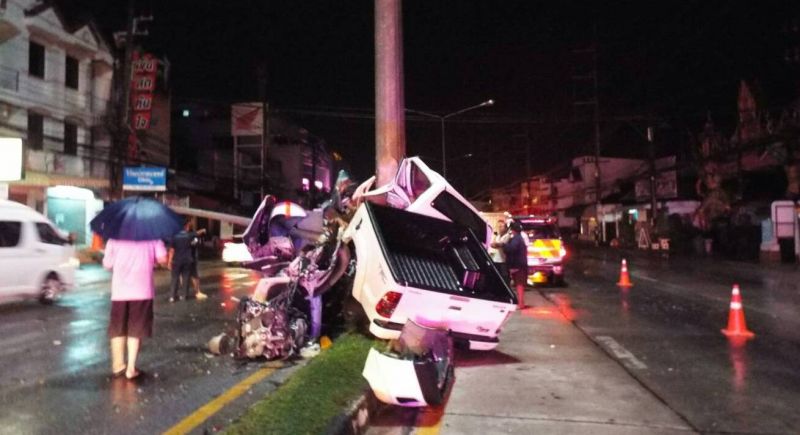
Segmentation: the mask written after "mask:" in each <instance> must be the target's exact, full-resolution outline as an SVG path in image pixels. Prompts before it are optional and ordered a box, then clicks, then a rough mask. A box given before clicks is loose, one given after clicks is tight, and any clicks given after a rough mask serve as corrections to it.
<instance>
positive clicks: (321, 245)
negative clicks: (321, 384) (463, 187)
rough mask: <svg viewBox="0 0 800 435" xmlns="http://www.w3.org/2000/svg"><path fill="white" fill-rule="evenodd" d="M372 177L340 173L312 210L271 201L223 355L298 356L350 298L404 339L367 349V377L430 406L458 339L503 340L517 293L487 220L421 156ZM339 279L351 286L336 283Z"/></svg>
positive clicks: (448, 374) (487, 344)
mask: <svg viewBox="0 0 800 435" xmlns="http://www.w3.org/2000/svg"><path fill="white" fill-rule="evenodd" d="M374 182H375V179H374V177H372V178H370V179H369V180H367V181H366V182H364V183H362V184H361V185H360V186H358V187H357V188H355V185H354V184H352V182H350V181H349V179H347V177H342V176H340V179H339V180H338V181H337V183H336V188H335V189H334V192H333V197H332V198H331V200H330V201H328V202H327V203H326V204H324V205H323V208H322V209H321V210H315V211H313V212H306V211H305V210H303V209H302V208H300V207H299V206H298V205H297V204H292V203H288V202H277V201H276V200H275V199H274V198H272V197H267V198H265V200H264V203H262V205H261V207H260V208H259V210H258V211H257V212H256V215H255V216H254V218H253V221H252V222H251V225H250V227H248V229H247V231H246V232H245V234H244V240H245V243H247V246H248V250H249V251H250V252H251V254H253V258H254V260H253V262H252V263H251V264H250V265H249V266H250V267H252V268H254V269H256V270H259V271H260V272H261V273H262V274H263V278H262V279H261V280H260V281H259V283H258V285H257V287H256V289H255V291H254V294H253V296H252V297H250V298H245V299H243V300H242V301H241V302H240V309H239V313H238V315H237V320H238V326H239V327H238V332H237V336H236V338H235V343H232V341H233V339H227V341H224V337H223V341H222V342H220V341H217V343H216V344H215V346H216V350H217V351H218V352H221V353H227V351H228V349H231V350H232V351H233V353H234V354H235V355H238V356H247V357H257V356H264V357H267V358H278V357H288V356H291V355H293V354H295V353H297V352H298V351H299V350H300V348H302V347H303V345H304V344H305V343H306V341H307V340H310V341H311V343H312V344H313V342H314V340H316V339H317V338H319V336H320V331H321V328H322V318H321V317H322V312H323V307H329V306H334V307H343V306H345V305H346V304H345V301H342V300H333V301H332V300H330V299H343V298H346V299H349V302H350V303H351V304H350V305H355V306H356V307H358V308H359V310H358V311H360V313H358V314H360V315H359V316H356V317H357V318H360V319H362V320H363V321H365V322H367V325H365V326H367V327H368V329H369V331H370V333H372V334H373V335H375V336H376V337H378V338H383V339H390V340H395V341H394V342H393V345H392V346H391V347H390V349H389V350H388V351H386V352H380V351H377V350H375V349H373V351H372V352H370V354H369V356H368V359H367V362H366V365H365V369H364V376H365V377H366V378H367V380H368V381H369V383H370V385H371V387H372V388H373V390H375V392H376V395H377V396H378V397H379V398H380V399H381V400H383V401H385V402H388V403H394V404H398V405H405V406H424V405H426V404H432V403H438V402H439V401H441V398H442V397H443V395H444V391H445V389H446V388H447V386H448V385H449V384H450V383H451V382H452V342H453V341H455V342H461V343H463V344H464V345H465V346H467V347H468V348H470V349H477V350H489V349H493V348H494V347H496V346H497V344H498V335H499V334H500V331H501V329H502V327H503V325H504V323H505V322H506V321H507V319H508V318H509V316H510V315H511V313H512V312H513V311H514V310H515V306H516V303H517V301H516V296H515V294H514V292H513V291H512V290H511V289H510V288H509V286H508V284H507V283H506V282H505V280H504V279H503V278H502V277H501V275H500V274H499V273H498V271H497V269H496V268H495V266H494V264H493V263H492V261H491V258H490V257H489V255H488V254H487V251H486V248H487V247H488V243H489V241H490V240H491V237H490V235H491V228H490V227H489V225H488V224H487V223H486V222H485V221H484V220H483V219H482V218H481V217H480V216H479V215H478V213H477V211H476V210H475V209H474V207H472V205H470V204H469V202H467V201H466V200H465V199H464V198H463V197H462V196H461V195H460V194H459V193H458V192H456V191H455V190H454V189H453V188H452V186H450V185H449V184H448V183H447V181H446V180H445V179H444V178H443V177H441V176H440V175H439V174H438V173H436V172H434V171H432V170H431V169H430V168H428V166H427V165H425V163H424V162H423V161H422V160H420V159H419V158H417V157H412V158H407V159H404V160H403V161H402V162H401V163H400V165H399V168H398V171H397V174H396V176H395V178H394V180H393V181H392V182H391V183H389V184H387V185H386V186H382V187H380V188H377V189H372V187H373V185H374ZM343 278H346V279H343ZM340 281H342V282H343V283H345V285H346V286H347V288H346V290H345V291H344V292H341V291H335V292H334V291H329V290H330V289H331V288H332V287H333V286H334V285H336V284H337V283H339V282H340ZM325 299H328V300H325ZM353 301H355V302H356V303H355V304H353ZM327 316H328V314H327V312H326V319H325V320H326V323H328V324H329V323H330V322H331V321H333V319H331V318H327ZM334 317H335V316H334ZM212 341H213V340H212ZM212 347H213V346H212ZM412 379H413V380H414V382H411V380H412Z"/></svg>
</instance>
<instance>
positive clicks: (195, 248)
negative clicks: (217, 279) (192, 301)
mask: <svg viewBox="0 0 800 435" xmlns="http://www.w3.org/2000/svg"><path fill="white" fill-rule="evenodd" d="M205 233H206V229H205V228H201V229H199V230H197V232H196V233H195V234H197V243H195V244H193V245H192V258H193V260H192V267H191V270H190V271H189V277H190V278H191V280H192V289H194V296H195V297H196V298H197V299H199V300H203V299H206V298H208V295H207V294H205V293H203V292H202V291H200V270H199V269H200V252H199V251H200V236H202V235H204V234H205Z"/></svg>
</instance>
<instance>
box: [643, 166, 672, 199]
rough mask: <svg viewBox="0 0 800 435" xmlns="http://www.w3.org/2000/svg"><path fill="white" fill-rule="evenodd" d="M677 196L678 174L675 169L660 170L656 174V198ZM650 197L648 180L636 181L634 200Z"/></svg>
mask: <svg viewBox="0 0 800 435" xmlns="http://www.w3.org/2000/svg"><path fill="white" fill-rule="evenodd" d="M677 197H678V174H677V173H676V172H675V171H665V172H661V173H659V174H658V175H657V176H656V198H658V199H672V198H677ZM648 198H650V180H649V179H643V180H637V181H636V200H637V201H642V200H645V199H648Z"/></svg>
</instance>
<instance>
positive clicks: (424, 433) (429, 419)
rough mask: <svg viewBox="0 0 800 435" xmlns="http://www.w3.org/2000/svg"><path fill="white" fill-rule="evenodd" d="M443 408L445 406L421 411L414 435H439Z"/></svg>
mask: <svg viewBox="0 0 800 435" xmlns="http://www.w3.org/2000/svg"><path fill="white" fill-rule="evenodd" d="M444 407H445V405H439V406H432V407H430V408H428V409H426V410H424V411H422V413H421V414H420V415H419V416H418V418H417V431H416V435H439V431H440V430H441V428H442V420H443V419H444ZM429 423H433V424H429Z"/></svg>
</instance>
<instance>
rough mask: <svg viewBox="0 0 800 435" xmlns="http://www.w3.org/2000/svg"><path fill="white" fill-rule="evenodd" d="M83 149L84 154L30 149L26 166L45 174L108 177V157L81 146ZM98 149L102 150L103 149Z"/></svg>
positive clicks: (30, 169)
mask: <svg viewBox="0 0 800 435" xmlns="http://www.w3.org/2000/svg"><path fill="white" fill-rule="evenodd" d="M81 151H82V152H81V154H82V155H71V154H65V153H63V152H60V151H53V150H28V153H27V154H28V159H27V164H26V165H25V166H26V169H27V170H29V171H35V172H42V173H45V174H54V175H65V176H70V177H80V178H102V179H107V178H108V164H107V162H106V160H107V159H106V158H102V157H99V156H98V155H97V154H99V152H89V151H87V150H85V149H84V148H81ZM92 151H95V150H92ZM96 151H100V152H102V150H96ZM89 154H92V155H89Z"/></svg>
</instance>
